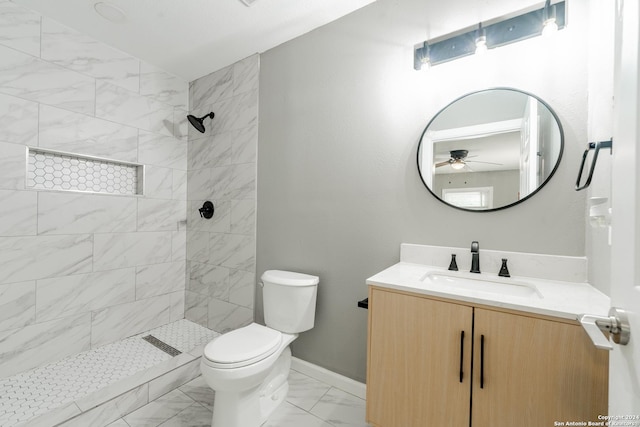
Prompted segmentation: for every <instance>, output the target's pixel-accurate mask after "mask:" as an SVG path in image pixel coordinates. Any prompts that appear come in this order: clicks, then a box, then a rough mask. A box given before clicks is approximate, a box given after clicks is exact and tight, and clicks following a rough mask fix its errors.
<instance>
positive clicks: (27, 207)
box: [0, 2, 259, 426]
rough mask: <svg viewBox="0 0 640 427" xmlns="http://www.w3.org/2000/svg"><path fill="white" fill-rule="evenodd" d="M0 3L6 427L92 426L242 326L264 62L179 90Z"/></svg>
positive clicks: (248, 301)
mask: <svg viewBox="0 0 640 427" xmlns="http://www.w3.org/2000/svg"><path fill="white" fill-rule="evenodd" d="M2 6H3V9H2V11H1V13H5V14H7V16H8V15H10V16H11V19H12V23H13V25H15V28H16V29H17V30H19V31H16V32H15V35H16V36H15V38H12V37H10V36H8V37H4V38H2V39H1V40H0V64H2V65H0V266H1V268H0V425H2V426H12V425H19V424H20V423H25V422H26V423H27V424H29V425H31V424H32V423H35V421H34V420H39V421H38V423H42V425H55V424H57V423H60V422H63V421H65V420H67V419H76V418H77V420H84V421H82V422H88V420H90V421H91V422H94V421H96V418H92V417H96V416H102V415H100V411H96V410H95V407H96V405H99V404H103V403H105V404H113V405H115V406H114V408H115V407H118V408H124V407H128V406H127V405H129V403H130V405H129V409H131V408H133V407H134V406H136V405H141V404H143V403H144V402H143V400H144V399H148V398H149V394H150V393H151V392H150V390H156V392H160V391H162V387H164V386H166V384H171V383H172V379H171V378H170V377H166V378H165V382H162V381H160V378H163V375H165V374H167V373H169V374H171V373H172V374H173V375H182V376H184V379H185V380H186V379H187V378H188V377H193V376H197V375H199V370H198V369H197V368H196V366H197V362H198V358H199V356H200V354H199V346H201V345H202V344H204V343H206V342H208V341H209V340H210V339H212V338H213V337H214V336H217V335H218V334H220V333H223V332H226V331H228V330H231V329H235V328H237V327H239V326H243V325H245V324H248V323H250V322H251V321H252V320H253V296H254V288H255V203H256V198H255V191H256V190H255V182H256V170H255V169H256V146H257V111H258V109H257V93H258V86H257V83H258V78H257V76H258V65H259V58H258V56H257V55H254V56H252V57H249V58H247V59H245V60H243V61H240V62H238V63H236V64H233V65H230V66H229V67H226V68H224V69H222V70H218V71H216V72H214V73H212V74H209V75H207V76H204V77H202V78H200V79H197V80H195V81H193V82H190V83H188V82H186V81H183V80H182V79H180V78H178V77H176V76H173V75H171V74H169V73H167V72H165V71H163V70H161V69H159V68H157V67H155V66H153V65H151V64H147V63H145V62H144V61H142V60H140V59H138V58H135V57H132V56H130V55H127V54H125V53H122V52H120V51H118V50H116V49H114V48H111V47H110V46H107V45H105V44H103V43H101V42H98V41H96V40H93V39H91V38H89V37H88V36H85V35H84V34H81V33H78V32H77V31H75V30H72V29H70V28H67V27H65V26H63V25H61V24H59V23H57V22H56V21H54V20H52V19H49V18H47V17H45V16H40V15H38V14H37V13H34V12H32V11H30V10H27V9H24V8H21V7H19V6H17V5H14V4H13V3H11V2H5V3H3V4H2ZM25 33H29V34H33V37H31V38H30V39H29V41H28V42H25V39H24V38H21V36H20V34H25ZM87 59H88V61H87ZM87 62H88V64H87ZM210 111H216V115H215V119H214V120H212V121H210V122H206V129H205V122H204V119H206V118H213V113H209V112H210ZM190 114H193V117H194V119H196V120H195V122H196V123H197V124H199V127H201V130H200V129H198V131H196V129H195V128H192V127H191V126H190V125H189V121H188V120H187V115H190ZM205 114H206V115H205ZM203 115H204V117H202V116H203ZM197 117H202V119H197ZM206 200H211V201H213V202H214V204H215V213H214V215H213V217H212V218H211V219H206V218H203V217H200V214H199V212H198V209H199V208H201V207H202V206H203V202H204V201H206ZM149 335H150V336H151V337H152V338H148V339H146V340H145V339H143V338H145V337H147V336H149ZM154 339H155V341H154ZM157 341H160V342H161V343H160V344H159V346H160V347H163V346H162V344H164V345H165V347H164V348H158V346H155V345H153V344H154V343H155V344H158V342H157ZM167 347H170V348H172V349H173V352H172V351H171V350H167ZM56 373H59V375H58V376H56V375H57V374H56ZM70 373H73V375H71V374H70ZM169 374H168V375H169ZM64 380H67V381H75V382H74V383H73V384H74V385H73V386H72V387H71V389H73V390H74V391H73V392H71V391H70V390H67V389H65V387H64V386H63V385H61V384H62V383H61V381H64ZM154 381H155V383H154ZM165 383H166V384H165ZM151 384H155V385H153V386H152V385H151ZM163 384H164V385H163ZM67 387H70V386H67ZM144 387H147V389H146V390H147V393H146V394H145V393H144V392H143V391H142V390H143V388H144ZM61 390H62V391H64V390H66V392H61ZM151 394H153V393H151ZM145 396H146V397H145ZM118 399H120V400H118ZM141 399H142V400H141ZM109 402H110V403H109ZM127 402H128V403H127ZM25 408H30V409H29V410H25ZM107 412H111V413H112V415H116V412H117V411H115V410H114V411H102V414H103V415H104V414H105V413H107ZM120 416H122V414H120ZM74 417H76V418H74ZM82 417H85V418H82ZM78 422H79V423H80V422H81V421H78ZM96 422H99V423H106V421H105V420H104V419H100V421H96ZM34 425H36V424H34ZM84 425H89V424H84Z"/></svg>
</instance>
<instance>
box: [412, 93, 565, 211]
mask: <svg viewBox="0 0 640 427" xmlns="http://www.w3.org/2000/svg"><path fill="white" fill-rule="evenodd" d="M563 138H564V137H563V133H562V126H561V125H560V121H559V120H558V118H557V116H556V114H555V113H554V112H553V111H552V110H551V108H550V107H549V106H548V105H547V104H545V103H544V102H543V101H542V100H540V99H539V98H537V97H536V96H533V95H530V94H528V93H525V92H521V91H519V90H516V89H506V88H505V89H503V88H499V89H488V90H484V91H480V92H474V93H471V94H468V95H465V96H463V97H461V98H459V99H457V100H455V101H454V102H452V103H451V104H449V105H448V106H446V107H445V108H444V109H442V110H441V111H440V112H439V113H438V114H436V116H435V117H434V118H433V119H432V120H431V122H430V123H429V124H428V125H427V127H426V128H425V130H424V132H423V134H422V138H421V140H420V144H419V146H418V169H419V171H420V176H421V178H422V181H423V182H424V184H425V185H426V186H427V188H428V189H429V191H431V193H433V195H434V196H436V197H437V198H438V199H439V200H441V201H443V202H444V203H447V204H449V205H451V206H454V207H457V208H460V209H465V210H474V211H478V210H480V211H488V210H497V209H503V208H506V207H509V206H512V205H514V204H516V203H519V202H521V201H523V200H525V199H527V198H528V197H530V196H532V195H533V194H534V193H535V192H536V191H538V190H539V189H540V188H541V187H542V186H543V185H544V184H546V182H547V181H548V180H549V179H550V178H551V176H552V175H553V173H554V172H555V170H556V169H557V167H558V164H559V163H560V158H561V157H562V150H563V144H564V142H563Z"/></svg>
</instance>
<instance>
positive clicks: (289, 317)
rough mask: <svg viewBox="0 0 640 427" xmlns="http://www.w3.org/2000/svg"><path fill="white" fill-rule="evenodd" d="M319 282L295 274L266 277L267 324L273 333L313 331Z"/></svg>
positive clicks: (275, 273)
mask: <svg viewBox="0 0 640 427" xmlns="http://www.w3.org/2000/svg"><path fill="white" fill-rule="evenodd" d="M318 282H319V278H318V277H317V276H311V275H309V274H302V273H294V272H291V271H281V270H268V271H265V272H264V274H263V275H262V283H263V286H264V287H263V290H262V302H263V308H264V322H265V323H266V325H267V326H268V327H270V328H272V329H275V330H278V331H281V332H286V333H289V334H297V333H300V332H304V331H307V330H309V329H311V328H313V324H314V321H315V318H316V294H317V290H318Z"/></svg>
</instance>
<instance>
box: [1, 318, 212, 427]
mask: <svg viewBox="0 0 640 427" xmlns="http://www.w3.org/2000/svg"><path fill="white" fill-rule="evenodd" d="M146 335H153V336H154V337H156V338H158V339H159V340H161V341H163V342H165V343H167V344H169V345H170V346H171V347H174V348H175V349H177V350H180V351H182V352H187V351H189V350H191V349H193V348H194V347H196V346H198V345H201V344H205V343H207V342H208V341H210V340H212V339H213V338H215V337H216V336H217V335H218V334H217V333H216V332H214V331H211V330H209V329H207V328H204V327H202V326H199V325H197V324H195V323H192V322H189V321H188V320H179V321H177V322H173V323H170V324H167V325H164V326H161V327H159V328H156V329H153V330H151V331H147V332H145V333H143V334H139V335H136V336H133V337H130V338H127V339H124V340H122V341H118V342H115V343H112V344H108V345H105V346H103V347H99V348H96V349H94V350H89V351H86V352H82V353H79V354H77V355H74V356H72V357H68V358H65V359H63V360H60V361H58V362H55V363H51V364H48V365H45V366H42V367H39V368H36V369H32V370H30V371H25V372H22V373H19V374H17V375H14V376H12V377H8V378H4V379H1V380H0V426H2V427H11V426H15V425H18V424H20V423H22V422H24V421H27V420H29V419H31V418H33V417H36V416H38V415H40V414H44V413H46V412H48V411H50V410H52V409H55V408H59V407H61V406H62V405H64V404H67V403H69V402H73V401H75V400H77V399H79V398H81V397H83V396H86V395H89V394H90V393H92V392H95V391H97V390H99V389H101V388H103V387H106V386H109V385H111V384H113V383H115V382H117V381H119V380H122V379H124V378H127V377H130V376H132V375H134V374H135V373H137V372H141V371H143V370H145V369H148V368H150V367H152V366H155V365H157V364H159V363H161V362H163V361H166V360H169V359H171V356H170V355H169V354H167V353H165V352H163V351H162V350H160V349H158V348H156V347H155V346H153V345H152V344H150V343H148V342H146V341H144V340H143V339H142V337H143V336H146Z"/></svg>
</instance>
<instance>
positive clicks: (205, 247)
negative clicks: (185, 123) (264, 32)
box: [185, 55, 259, 333]
mask: <svg viewBox="0 0 640 427" xmlns="http://www.w3.org/2000/svg"><path fill="white" fill-rule="evenodd" d="M258 71H259V57H258V55H253V56H251V57H249V58H246V59H244V60H242V61H238V62H237V63H235V64H233V65H230V66H228V67H225V68H223V69H221V70H218V71H216V72H214V73H211V74H209V75H207V76H204V77H201V78H199V79H198V80H195V81H193V82H191V84H190V86H189V104H190V111H191V113H192V114H194V115H195V116H197V117H202V116H204V115H205V114H208V113H209V112H211V111H213V112H214V114H215V117H214V118H213V120H211V119H208V118H207V119H205V121H204V125H205V129H206V131H205V132H204V133H199V132H198V131H196V130H195V129H194V128H193V127H191V126H189V155H188V158H189V159H188V167H189V170H188V190H187V197H188V204H189V209H188V212H189V215H188V223H187V291H186V300H185V317H186V318H187V319H189V320H191V321H193V322H197V323H200V324H201V325H203V326H207V327H209V328H211V329H213V330H215V331H217V332H221V333H223V332H227V331H230V330H232V329H236V328H239V327H241V326H244V325H246V324H248V323H251V322H252V321H253V296H254V287H255V259H256V237H255V232H256V231H255V230H256V227H255V226H256V145H257V141H258V123H257V122H258ZM205 200H210V201H212V202H213V204H214V207H215V213H214V215H213V218H211V219H204V218H201V217H200V215H199V213H198V209H199V208H200V207H202V204H203V203H204V201H205Z"/></svg>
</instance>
